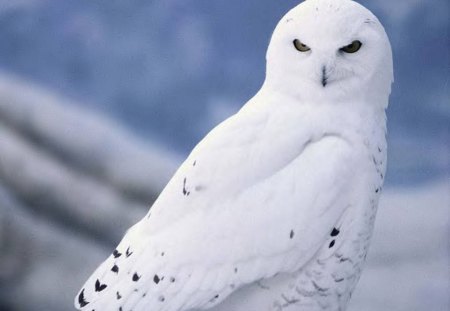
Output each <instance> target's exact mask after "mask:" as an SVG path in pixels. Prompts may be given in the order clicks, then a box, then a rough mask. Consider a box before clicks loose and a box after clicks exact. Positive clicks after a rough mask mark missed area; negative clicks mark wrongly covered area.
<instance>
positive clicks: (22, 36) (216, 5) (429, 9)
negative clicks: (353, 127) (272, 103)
mask: <svg viewBox="0 0 450 311" xmlns="http://www.w3.org/2000/svg"><path fill="white" fill-rule="evenodd" d="M0 3H3V5H0V42H1V44H0V68H1V69H3V70H5V71H8V72H13V73H16V74H19V75H20V76H22V77H25V78H27V79H29V80H31V81H36V82H38V83H40V84H42V85H44V86H47V87H49V88H51V89H53V90H55V91H57V92H61V93H63V94H66V95H67V96H70V97H72V98H76V99H77V100H78V102H79V103H80V104H81V105H85V106H87V107H90V108H94V109H96V110H100V111H101V112H102V113H105V114H108V115H110V116H112V117H113V118H116V119H118V120H120V121H121V122H123V123H124V124H125V125H126V126H127V127H129V128H131V129H132V130H133V131H134V132H135V133H137V134H138V135H140V136H142V137H144V139H152V140H157V141H159V142H160V143H161V144H163V145H165V146H166V147H168V148H170V149H172V150H174V151H176V152H179V153H182V154H186V153H187V152H188V151H190V149H191V148H192V147H193V146H194V145H195V144H196V143H197V142H198V140H199V139H200V138H201V137H203V135H204V134H205V133H206V132H207V131H209V130H210V129H211V127H212V126H214V125H215V124H216V123H217V122H219V121H220V120H222V119H224V118H225V117H226V116H228V115H229V114H231V113H233V112H234V111H236V110H237V109H238V108H239V107H241V105H242V104H243V103H244V102H245V101H246V100H248V99H249V98H250V97H251V96H252V95H253V94H254V93H255V92H256V91H257V90H258V88H259V87H260V85H261V83H262V81H263V79H264V70H265V68H264V66H265V51H266V48H267V44H268V41H269V38H270V36H271V32H272V30H273V28H274V26H275V25H276V23H277V21H278V19H279V18H280V17H281V16H282V15H283V14H284V13H285V12H286V11H287V10H289V9H290V8H291V7H293V6H294V5H295V4H297V3H298V1H287V0H286V1H268V0H265V1H261V0H258V1H257V0H249V1H226V2H224V1H206V0H204V1H201V0H195V1H194V0H186V1H137V0H132V1H90V0H81V1H80V0H76V1H72V0H66V1H55V0H54V1H50V0H41V1H31V0H30V1H25V0H22V1H15V2H11V1H1V2H0ZM361 3H362V4H364V5H366V6H367V7H369V8H370V9H371V10H372V11H373V12H374V13H375V14H376V15H377V16H379V18H380V19H381V21H382V22H383V23H384V25H385V27H386V29H387V32H388V34H389V36H390V38H391V41H392V46H393V50H394V57H395V79H396V81H395V85H394V90H393V95H392V99H391V105H390V108H389V112H388V113H389V129H390V136H389V140H390V142H391V144H390V148H391V149H390V151H391V153H390V162H389V165H390V166H389V174H388V179H387V180H388V182H393V183H401V184H405V183H409V182H416V181H422V180H424V179H428V178H431V177H433V176H435V175H437V174H442V173H443V172H444V171H445V170H446V169H447V171H448V166H446V165H447V164H448V161H447V159H445V156H444V155H443V152H444V150H443V145H442V142H443V140H449V139H450V138H449V132H448V125H449V123H450V103H449V99H448V98H449V68H450V63H449V44H450V43H449V33H448V31H449V29H448V28H449V27H448V20H449V3H448V1H447V0H433V1H424V0H422V1H418V0H399V1H388V0H384V1H369V0H364V1H361ZM430 151H433V152H430Z"/></svg>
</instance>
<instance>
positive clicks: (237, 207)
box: [75, 0, 393, 311]
mask: <svg viewBox="0 0 450 311" xmlns="http://www.w3.org/2000/svg"><path fill="white" fill-rule="evenodd" d="M392 67H393V66H392V54H391V48H390V44H389V40H388V37H387V35H386V33H385V31H384V29H383V27H382V25H381V24H380V22H379V21H378V19H377V18H376V17H375V16H374V15H373V14H372V13H371V12H370V11H368V10H367V9H365V8H364V7H362V6H361V5H359V4H357V3H355V2H353V1H350V0H306V1H305V2H303V3H302V4H300V5H299V6H297V7H295V8H294V9H292V10H291V11H290V12H288V13H287V15H286V16H284V17H283V18H282V19H281V21H280V22H279V24H278V25H277V27H276V29H275V31H274V34H273V36H272V39H271V42H270V45H269V48H268V52H267V73H266V79H265V81H264V84H263V86H262V87H261V89H260V90H259V92H258V93H257V94H256V95H255V96H254V97H253V98H252V99H251V100H250V101H249V102H248V103H246V104H245V105H244V106H243V108H242V109H241V110H240V111H239V112H238V113H237V114H235V115H234V116H232V117H230V118H229V119H228V120H226V121H224V122H223V123H221V124H220V125H219V126H217V127H216V128H215V129H213V130H212V131H211V132H210V133H209V134H208V135H207V136H206V137H205V138H204V139H203V140H202V141H201V142H200V143H199V144H198V145H197V146H196V147H195V148H194V150H193V151H192V153H191V154H190V155H189V157H188V158H187V160H186V161H185V162H184V163H183V164H182V165H181V167H180V168H179V169H178V171H177V172H176V174H175V175H174V176H173V178H172V179H171V181H170V182H169V183H168V185H167V186H166V188H165V189H164V190H163V192H162V193H161V195H160V196H159V198H158V199H157V200H156V202H155V203H154V205H153V207H152V208H151V211H150V212H149V213H148V214H147V215H146V216H145V217H144V218H143V219H142V220H141V221H139V222H138V223H137V224H136V225H134V226H133V227H132V228H131V229H130V230H129V231H128V232H127V233H126V235H125V237H124V238H123V240H122V241H121V242H120V244H119V245H118V246H117V248H116V250H114V252H113V253H112V255H111V256H110V257H109V258H107V259H106V261H105V262H103V263H102V264H101V265H100V267H99V268H98V269H97V270H96V271H95V272H94V274H93V275H92V276H91V277H90V279H89V280H88V281H87V282H86V284H85V285H84V286H83V288H82V289H81V291H80V292H79V294H78V295H77V296H76V298H75V305H76V307H77V308H78V309H80V310H89V311H91V310H97V311H103V310H120V311H130V310H133V311H145V310H147V311H158V310H159V311H187V310H209V309H213V310H223V311H269V310H301V311H306V310H308V311H311V310H345V308H346V305H347V302H348V300H349V298H350V295H351V292H352V290H353V288H354V286H355V284H356V282H357V280H358V278H359V275H360V273H361V269H362V264H363V262H364V259H365V256H366V253H367V248H368V246H369V241H370V237H371V233H372V228H373V223H374V218H375V214H376V209H377V204H378V197H379V195H380V192H381V187H382V184H383V179H384V173H385V167H386V140H385V134H386V116H385V109H386V107H387V105H388V98H389V94H390V88H391V83H392V81H393V68H392Z"/></svg>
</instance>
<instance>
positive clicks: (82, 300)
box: [78, 288, 89, 308]
mask: <svg viewBox="0 0 450 311" xmlns="http://www.w3.org/2000/svg"><path fill="white" fill-rule="evenodd" d="M78 303H79V305H80V307H81V308H83V307H85V306H87V305H88V304H89V302H88V301H86V299H85V298H84V288H83V289H82V290H81V292H80V294H79V295H78Z"/></svg>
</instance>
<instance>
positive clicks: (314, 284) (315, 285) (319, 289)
mask: <svg viewBox="0 0 450 311" xmlns="http://www.w3.org/2000/svg"><path fill="white" fill-rule="evenodd" d="M311 282H312V285H313V286H314V288H315V289H316V290H318V291H319V292H326V291H328V290H329V289H328V288H325V287H320V286H319V285H317V283H316V282H314V280H313V281H311Z"/></svg>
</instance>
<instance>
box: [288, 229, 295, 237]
mask: <svg viewBox="0 0 450 311" xmlns="http://www.w3.org/2000/svg"><path fill="white" fill-rule="evenodd" d="M293 237H294V230H291V232H290V233H289V238H290V239H292V238H293Z"/></svg>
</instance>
